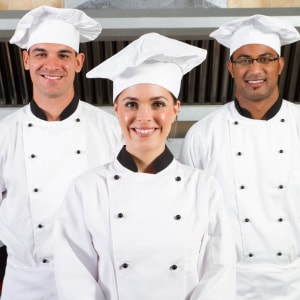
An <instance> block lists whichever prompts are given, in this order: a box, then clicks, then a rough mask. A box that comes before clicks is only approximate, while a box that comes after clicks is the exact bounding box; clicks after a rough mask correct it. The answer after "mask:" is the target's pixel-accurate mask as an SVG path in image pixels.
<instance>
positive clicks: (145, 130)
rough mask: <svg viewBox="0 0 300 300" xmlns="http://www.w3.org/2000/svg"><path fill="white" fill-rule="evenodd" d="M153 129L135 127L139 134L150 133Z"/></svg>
mask: <svg viewBox="0 0 300 300" xmlns="http://www.w3.org/2000/svg"><path fill="white" fill-rule="evenodd" d="M153 130H154V129H153V128H150V129H138V128H136V129H135V131H136V132H137V133H140V134H147V133H150V132H152V131H153Z"/></svg>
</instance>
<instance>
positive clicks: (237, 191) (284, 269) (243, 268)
mask: <svg viewBox="0 0 300 300" xmlns="http://www.w3.org/2000/svg"><path fill="white" fill-rule="evenodd" d="M210 36H211V37H213V38H215V39H216V40H217V41H218V42H219V43H221V44H222V45H224V46H225V47H228V48H229V50H230V60H229V62H228V70H229V72H230V74H231V76H232V78H233V79H234V81H235V86H236V97H235V99H234V100H233V101H232V102H229V103H228V104H225V105H224V106H222V107H220V108H219V109H217V110H216V111H215V112H213V113H211V114H210V115H209V116H206V117H205V118H203V119H202V120H200V121H198V122H197V123H196V124H194V125H193V127H192V128H191V129H190V130H189V132H188V133H187V135H186V137H185V140H184V143H183V146H182V150H181V154H180V160H181V161H182V162H183V163H186V164H188V165H191V166H194V167H197V168H200V169H204V170H206V171H207V172H209V173H210V174H211V175H215V176H216V177H217V178H218V179H219V182H220V183H221V185H222V187H223V190H224V193H225V196H224V198H225V207H226V209H227V212H228V214H229V219H230V222H231V228H232V231H233V233H234V237H235V244H236V252H237V297H238V298H237V299H238V300H258V299H259V300H270V299H272V300H283V299H288V300H299V299H300V239H299V236H300V201H299V199H300V108H299V107H298V106H297V105H295V104H293V103H291V102H288V101H286V100H284V99H282V97H281V96H280V92H279V88H278V77H279V75H280V74H281V72H282V70H283V67H284V59H283V58H282V57H281V46H282V45H286V44H290V43H293V42H296V41H298V40H299V39H300V35H299V33H298V31H297V30H296V29H295V28H294V27H293V26H292V25H290V24H289V23H286V22H284V21H283V20H280V19H277V18H274V17H268V16H263V15H254V16H251V17H247V18H241V19H237V20H234V21H232V22H229V23H226V24H224V25H223V26H221V27H220V28H219V29H217V30H216V31H214V32H213V33H211V35H210Z"/></svg>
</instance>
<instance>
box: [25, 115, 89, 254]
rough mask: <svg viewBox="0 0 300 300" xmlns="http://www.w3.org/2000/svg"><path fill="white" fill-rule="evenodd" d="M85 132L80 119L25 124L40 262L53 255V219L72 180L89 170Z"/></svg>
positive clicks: (26, 150)
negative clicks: (86, 168) (87, 167)
mask: <svg viewBox="0 0 300 300" xmlns="http://www.w3.org/2000/svg"><path fill="white" fill-rule="evenodd" d="M83 130H84V125H83V122H80V116H79V115H77V116H76V115H75V116H74V117H73V116H72V117H70V118H69V119H67V120H64V121H61V122H47V121H42V120H40V119H38V118H35V117H32V118H31V119H29V120H27V121H24V122H23V132H24V137H23V138H24V154H25V169H26V174H27V182H28V189H29V191H30V195H29V197H30V210H31V216H32V223H33V228H34V232H33V234H34V235H35V241H36V245H41V246H37V247H38V249H36V253H37V257H38V258H40V259H44V258H45V257H47V256H49V254H50V253H52V250H51V249H52V238H49V237H51V236H52V230H53V218H54V217H55V216H56V212H57V211H58V207H59V205H60V204H61V202H62V199H63V197H64V194H65V191H66V188H67V187H68V185H69V183H70V179H71V178H73V177H75V176H76V175H78V174H80V172H82V171H83V170H84V169H85V166H86V155H85V148H84V145H85V140H84V139H85V135H84V132H83ZM53 178H54V180H53ZM39 240H40V241H41V242H40V243H39ZM49 251H50V252H49Z"/></svg>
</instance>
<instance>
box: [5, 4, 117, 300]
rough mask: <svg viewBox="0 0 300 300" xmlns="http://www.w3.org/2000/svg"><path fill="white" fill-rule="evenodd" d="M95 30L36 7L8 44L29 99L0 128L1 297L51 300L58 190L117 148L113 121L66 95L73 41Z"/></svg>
mask: <svg viewBox="0 0 300 300" xmlns="http://www.w3.org/2000/svg"><path fill="white" fill-rule="evenodd" d="M100 32H101V26H100V24H98V23H97V22H96V21H95V20H93V19H92V18H90V17H88V16H87V15H86V14H85V13H83V12H82V11H79V10H76V9H59V8H53V7H48V6H41V7H39V8H36V9H34V10H32V11H30V12H28V13H27V14H25V15H24V17H22V18H21V19H20V21H19V23H18V25H17V28H16V31H15V34H14V35H13V37H12V38H11V40H10V42H11V43H13V44H16V45H18V46H19V47H20V48H22V49H25V50H24V51H23V59H24V67H25V69H26V70H29V72H30V76H31V80H32V83H33V98H32V99H31V101H30V103H29V104H28V105H25V106H24V107H23V108H21V109H19V110H18V111H16V112H15V113H13V114H12V115H10V116H8V117H6V118H5V119H3V120H2V121H1V123H0V132H1V134H0V240H1V242H2V243H3V244H5V245H6V246H7V252H8V260H7V267H6V272H5V278H4V283H3V293H2V296H1V300H25V299H26V300H41V299H45V300H56V299H57V295H56V287H55V282H54V272H53V237H52V234H53V223H54V219H55V217H56V215H57V214H58V211H59V207H60V205H61V202H62V199H63V197H64V194H65V190H66V188H67V186H68V185H69V182H70V181H71V179H72V178H73V177H75V176H76V175H79V174H80V173H81V172H84V171H86V170H87V169H89V168H94V167H95V166H98V165H100V164H104V163H107V162H108V161H111V160H113V158H114V157H115V155H116V154H117V150H119V147H120V145H121V131H120V128H119V124H118V122H117V119H116V118H115V116H112V115H111V114H108V113H106V112H104V111H102V110H100V109H98V108H96V107H93V106H92V105H90V104H87V103H85V102H83V101H81V100H79V97H78V95H76V94H75V92H74V86H73V85H74V77H75V74H76V73H79V72H80V71H81V68H82V65H83V62H84V54H83V53H80V52H79V43H80V42H88V41H92V40H94V39H95V38H96V37H97V36H98V35H99V34H100ZM28 100H30V99H28Z"/></svg>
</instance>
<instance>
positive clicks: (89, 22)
mask: <svg viewBox="0 0 300 300" xmlns="http://www.w3.org/2000/svg"><path fill="white" fill-rule="evenodd" d="M101 30H102V27H101V25H100V24H99V23H98V22H97V21H95V20H94V19H92V18H90V17H89V16H88V15H86V14H85V13H84V12H83V11H81V10H78V9H71V8H55V7H50V6H40V7H38V8H35V9H33V10H31V11H29V12H28V13H27V14H25V15H24V16H23V17H22V18H21V19H20V21H19V23H18V25H17V28H16V30H15V33H14V35H13V36H12V38H11V39H10V41H9V42H10V43H11V44H16V45H18V46H19V47H20V48H22V49H27V50H28V49H29V48H30V47H31V46H33V45H34V44H39V43H54V44H63V45H66V46H69V47H71V48H73V49H74V50H75V51H76V52H78V51H79V43H84V42H88V41H92V40H94V39H96V38H97V37H98V35H99V34H100V33H101Z"/></svg>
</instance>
